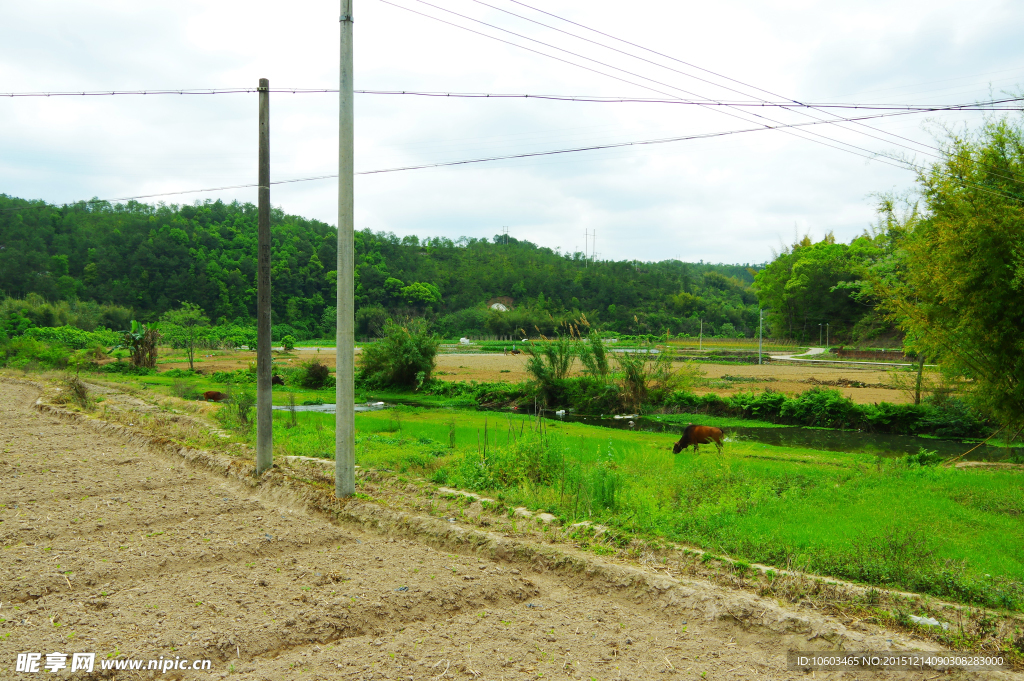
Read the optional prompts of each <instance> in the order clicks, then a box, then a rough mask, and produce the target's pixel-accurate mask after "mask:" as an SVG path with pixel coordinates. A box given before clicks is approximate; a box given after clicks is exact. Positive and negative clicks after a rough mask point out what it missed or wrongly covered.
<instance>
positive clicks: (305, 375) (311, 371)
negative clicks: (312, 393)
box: [295, 358, 334, 390]
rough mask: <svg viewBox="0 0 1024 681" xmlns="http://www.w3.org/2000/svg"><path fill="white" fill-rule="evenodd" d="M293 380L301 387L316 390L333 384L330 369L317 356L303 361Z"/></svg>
mask: <svg viewBox="0 0 1024 681" xmlns="http://www.w3.org/2000/svg"><path fill="white" fill-rule="evenodd" d="M295 382H296V383H298V384H299V385H300V386H302V387H303V388H310V389H313V390H318V389H320V388H329V387H331V386H332V385H334V378H333V377H332V376H331V370H330V369H329V368H328V367H327V365H326V364H324V363H323V362H321V361H320V360H319V359H318V358H314V359H311V360H309V361H308V362H306V363H304V364H303V365H302V367H301V368H300V369H299V371H298V372H297V373H296V375H295Z"/></svg>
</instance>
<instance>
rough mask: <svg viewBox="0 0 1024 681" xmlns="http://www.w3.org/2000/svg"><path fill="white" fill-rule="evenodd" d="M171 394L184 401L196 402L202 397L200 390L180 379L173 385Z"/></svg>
mask: <svg viewBox="0 0 1024 681" xmlns="http://www.w3.org/2000/svg"><path fill="white" fill-rule="evenodd" d="M171 392H172V393H173V394H174V396H175V397H180V398H181V399H183V400H196V399H199V398H200V397H201V396H202V393H200V392H199V388H197V387H195V386H194V385H192V384H191V383H189V382H188V381H184V380H181V379H178V380H176V381H174V383H172V384H171Z"/></svg>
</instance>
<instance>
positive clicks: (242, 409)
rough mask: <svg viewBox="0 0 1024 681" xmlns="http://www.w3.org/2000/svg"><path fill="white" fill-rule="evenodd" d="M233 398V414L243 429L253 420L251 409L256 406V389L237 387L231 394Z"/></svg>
mask: <svg viewBox="0 0 1024 681" xmlns="http://www.w3.org/2000/svg"><path fill="white" fill-rule="evenodd" d="M231 397H232V399H233V400H234V407H235V409H234V411H235V416H237V417H238V423H239V425H240V426H242V428H243V429H248V428H249V427H250V426H251V425H252V424H253V423H254V422H255V419H253V418H252V411H253V409H254V408H255V407H256V391H255V390H253V389H252V388H248V387H243V388H238V389H236V390H235V391H234V394H232V396H231Z"/></svg>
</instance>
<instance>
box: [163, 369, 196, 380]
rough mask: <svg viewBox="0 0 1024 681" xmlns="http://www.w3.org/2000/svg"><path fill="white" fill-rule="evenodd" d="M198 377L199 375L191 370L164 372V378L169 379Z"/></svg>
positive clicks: (169, 370)
mask: <svg viewBox="0 0 1024 681" xmlns="http://www.w3.org/2000/svg"><path fill="white" fill-rule="evenodd" d="M198 375H199V374H197V373H196V372H194V371H191V370H189V369H168V370H167V371H165V372H164V376H167V377H169V378H190V377H192V376H198Z"/></svg>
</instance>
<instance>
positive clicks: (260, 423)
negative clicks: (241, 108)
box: [256, 78, 274, 475]
mask: <svg viewBox="0 0 1024 681" xmlns="http://www.w3.org/2000/svg"><path fill="white" fill-rule="evenodd" d="M259 93H260V94H259V97H260V151H259V209H258V213H257V227H256V230H257V246H256V248H257V264H256V474H257V475H259V474H260V473H262V472H263V471H265V470H267V469H268V468H270V467H271V466H272V465H273V464H274V447H273V412H272V411H271V405H272V399H271V390H272V389H273V386H272V385H271V377H270V374H271V371H272V369H271V365H272V363H273V358H272V356H271V354H270V81H269V80H267V79H266V78H260V86H259Z"/></svg>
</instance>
